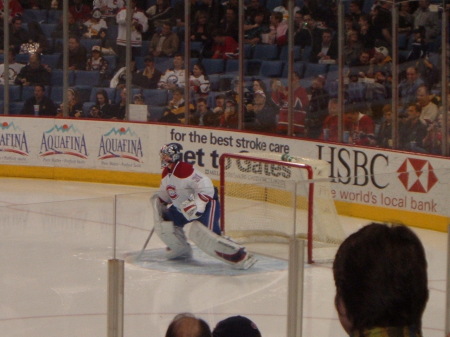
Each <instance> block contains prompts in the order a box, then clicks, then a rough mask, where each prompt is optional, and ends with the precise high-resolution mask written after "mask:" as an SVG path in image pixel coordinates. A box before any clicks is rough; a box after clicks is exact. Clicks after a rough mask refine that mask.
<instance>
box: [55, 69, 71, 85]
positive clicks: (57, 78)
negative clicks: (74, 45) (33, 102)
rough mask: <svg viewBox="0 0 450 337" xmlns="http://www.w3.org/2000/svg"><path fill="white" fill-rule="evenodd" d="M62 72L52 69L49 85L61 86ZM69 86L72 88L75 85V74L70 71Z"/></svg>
mask: <svg viewBox="0 0 450 337" xmlns="http://www.w3.org/2000/svg"><path fill="white" fill-rule="evenodd" d="M63 76H64V72H63V70H62V69H53V70H52V72H51V76H50V84H51V85H52V86H53V85H60V86H62V85H63ZM68 77H69V86H73V85H74V83H75V73H74V72H73V71H72V70H69V72H68Z"/></svg>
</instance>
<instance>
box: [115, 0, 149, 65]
mask: <svg viewBox="0 0 450 337" xmlns="http://www.w3.org/2000/svg"><path fill="white" fill-rule="evenodd" d="M131 8H133V9H132V13H131V41H130V44H131V59H132V60H135V58H136V56H137V55H138V54H139V52H140V50H141V48H142V33H144V32H146V31H147V29H148V19H147V17H146V16H145V14H144V12H142V11H140V10H139V9H137V8H136V1H135V0H131ZM126 19H127V8H125V7H124V8H122V9H121V10H120V11H119V12H118V13H117V16H116V21H117V24H118V34H117V40H116V42H117V56H118V58H119V65H118V66H119V67H123V66H125V62H126V41H127V28H128V27H127V20H126Z"/></svg>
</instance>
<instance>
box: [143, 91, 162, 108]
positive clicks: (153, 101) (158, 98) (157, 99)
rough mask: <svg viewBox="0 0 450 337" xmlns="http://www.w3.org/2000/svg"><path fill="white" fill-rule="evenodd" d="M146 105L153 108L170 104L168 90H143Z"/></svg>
mask: <svg viewBox="0 0 450 337" xmlns="http://www.w3.org/2000/svg"><path fill="white" fill-rule="evenodd" d="M142 95H143V96H144V101H145V104H148V105H152V106H166V105H167V102H168V95H167V90H162V89H144V90H142Z"/></svg>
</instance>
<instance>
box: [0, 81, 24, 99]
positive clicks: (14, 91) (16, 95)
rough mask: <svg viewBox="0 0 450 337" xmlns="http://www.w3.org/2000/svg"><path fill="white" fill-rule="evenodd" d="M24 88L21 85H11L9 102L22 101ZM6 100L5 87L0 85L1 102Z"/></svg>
mask: <svg viewBox="0 0 450 337" xmlns="http://www.w3.org/2000/svg"><path fill="white" fill-rule="evenodd" d="M21 92H22V87H21V86H20V85H10V86H9V101H10V102H13V101H20V99H21ZM4 99H5V86H4V85H0V100H2V101H3V100H4Z"/></svg>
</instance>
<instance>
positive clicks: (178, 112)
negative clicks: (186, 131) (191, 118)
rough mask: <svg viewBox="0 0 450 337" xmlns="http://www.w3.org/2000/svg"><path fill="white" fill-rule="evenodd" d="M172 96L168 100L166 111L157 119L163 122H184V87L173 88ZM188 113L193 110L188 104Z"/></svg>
mask: <svg viewBox="0 0 450 337" xmlns="http://www.w3.org/2000/svg"><path fill="white" fill-rule="evenodd" d="M172 94H173V97H172V99H171V100H170V101H169V104H168V106H167V109H166V111H164V114H163V116H162V117H161V119H160V120H159V121H160V122H164V123H184V122H185V118H186V113H185V109H186V107H185V105H186V103H185V101H184V88H175V89H173V91H172ZM189 110H190V113H193V112H194V106H193V105H192V104H189Z"/></svg>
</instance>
